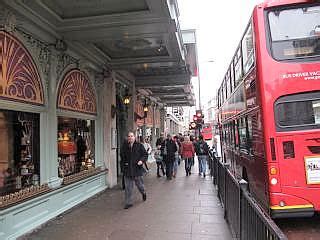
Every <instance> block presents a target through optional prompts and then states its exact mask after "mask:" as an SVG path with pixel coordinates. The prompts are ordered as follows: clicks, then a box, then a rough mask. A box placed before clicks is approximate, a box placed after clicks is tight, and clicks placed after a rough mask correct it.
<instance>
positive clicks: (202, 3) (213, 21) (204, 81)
mask: <svg viewBox="0 0 320 240" xmlns="http://www.w3.org/2000/svg"><path fill="white" fill-rule="evenodd" d="M261 2H263V0H229V1H213V0H178V5H179V11H180V17H179V20H180V26H181V29H196V38H197V49H198V62H199V75H200V86H201V88H200V92H201V94H200V95H201V104H202V105H204V104H205V103H207V102H208V101H209V100H210V99H212V98H214V97H215V94H216V91H217V89H218V88H219V86H220V84H221V82H222V79H223V77H224V74H225V73H226V71H227V69H228V66H229V64H230V62H231V59H232V56H233V55H234V53H235V50H236V48H237V46H238V44H239V42H240V39H241V37H242V34H243V33H244V31H245V28H246V26H247V24H248V22H249V19H250V16H251V14H252V10H253V8H254V6H255V5H257V4H259V3H261ZM192 83H193V85H194V92H195V96H196V101H197V106H198V96H199V95H198V79H197V78H193V79H192Z"/></svg>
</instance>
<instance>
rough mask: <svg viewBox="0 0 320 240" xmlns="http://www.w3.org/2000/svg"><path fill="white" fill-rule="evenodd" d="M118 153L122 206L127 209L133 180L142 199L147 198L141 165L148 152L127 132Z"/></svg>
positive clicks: (131, 133)
mask: <svg viewBox="0 0 320 240" xmlns="http://www.w3.org/2000/svg"><path fill="white" fill-rule="evenodd" d="M120 155H121V170H122V172H123V174H124V182H125V206H124V208H125V209H128V208H130V207H132V190H133V182H135V184H136V186H137V188H138V190H139V191H140V193H141V194H142V199H143V201H146V199H147V195H146V191H145V189H144V183H143V177H142V176H143V174H144V171H145V170H144V168H143V167H142V166H143V164H144V163H145V162H146V161H147V159H148V153H147V151H146V150H145V148H144V146H143V145H142V144H141V143H139V142H136V141H135V136H134V133H133V132H129V133H128V139H127V141H126V142H125V143H124V144H123V145H122V147H121V152H120Z"/></svg>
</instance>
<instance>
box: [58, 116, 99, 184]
mask: <svg viewBox="0 0 320 240" xmlns="http://www.w3.org/2000/svg"><path fill="white" fill-rule="evenodd" d="M93 149H94V121H92V120H82V119H76V118H66V117H59V118H58V164H59V169H58V172H59V177H62V178H64V177H66V176H69V175H72V174H75V173H78V172H80V171H83V170H88V169H91V168H94V151H93Z"/></svg>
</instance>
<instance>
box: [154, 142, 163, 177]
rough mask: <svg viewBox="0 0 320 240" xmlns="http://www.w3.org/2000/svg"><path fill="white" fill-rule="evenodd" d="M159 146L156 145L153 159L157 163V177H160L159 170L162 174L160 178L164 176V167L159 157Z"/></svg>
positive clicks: (161, 158)
mask: <svg viewBox="0 0 320 240" xmlns="http://www.w3.org/2000/svg"><path fill="white" fill-rule="evenodd" d="M160 149H161V145H158V146H157V148H156V150H155V152H154V158H155V159H156V163H157V177H161V175H160V170H161V172H162V176H164V175H165V171H164V165H163V157H162V156H161V150H160Z"/></svg>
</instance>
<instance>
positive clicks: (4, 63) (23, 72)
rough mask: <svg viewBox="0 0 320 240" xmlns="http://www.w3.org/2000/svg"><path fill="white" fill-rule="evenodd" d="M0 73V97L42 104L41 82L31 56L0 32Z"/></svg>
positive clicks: (17, 42) (14, 40)
mask: <svg viewBox="0 0 320 240" xmlns="http://www.w3.org/2000/svg"><path fill="white" fill-rule="evenodd" d="M0 71H1V72H0V97H2V98H7V99H12V100H18V101H23V102H28V103H33V104H40V105H42V104H44V97H43V88H42V82H41V79H40V76H39V73H38V70H37V67H36V65H35V63H34V61H33V59H32V57H31V55H30V54H29V52H28V51H27V50H26V49H25V47H24V46H23V45H22V44H21V43H20V42H19V41H18V40H17V39H15V38H14V37H13V36H11V35H10V34H8V33H7V32H5V31H0Z"/></svg>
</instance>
